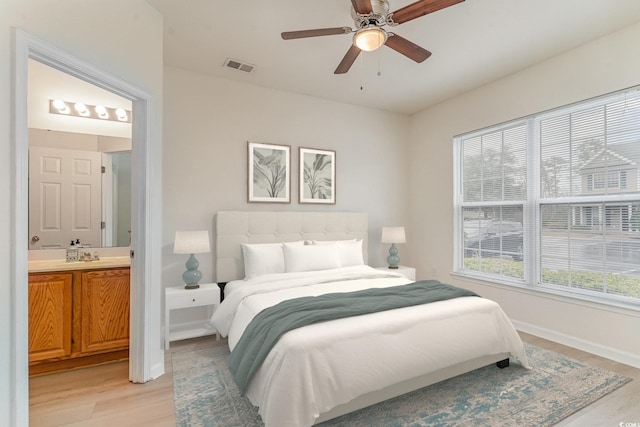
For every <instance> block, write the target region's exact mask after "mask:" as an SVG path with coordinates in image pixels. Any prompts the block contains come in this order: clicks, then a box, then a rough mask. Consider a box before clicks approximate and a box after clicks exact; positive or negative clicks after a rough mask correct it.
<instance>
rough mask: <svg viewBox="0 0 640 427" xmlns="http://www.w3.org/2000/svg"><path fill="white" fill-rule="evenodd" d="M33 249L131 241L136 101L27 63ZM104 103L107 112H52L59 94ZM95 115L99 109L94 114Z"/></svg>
mask: <svg viewBox="0 0 640 427" xmlns="http://www.w3.org/2000/svg"><path fill="white" fill-rule="evenodd" d="M28 84H29V111H28V119H29V213H28V215H29V249H30V250H40V249H63V248H67V247H68V246H69V244H70V242H71V241H72V240H73V241H74V242H75V241H76V240H79V241H80V243H81V244H83V245H84V246H86V247H91V248H98V247H126V246H129V245H130V243H131V165H132V162H131V120H130V119H129V120H128V121H126V122H125V121H117V119H115V116H114V115H113V113H114V112H115V110H116V109H122V110H124V111H126V112H127V113H129V114H130V110H131V102H130V101H129V100H127V99H124V98H121V97H119V96H117V95H115V94H113V93H111V92H108V91H105V90H103V89H101V88H98V87H96V86H93V85H91V84H89V83H87V82H84V81H82V80H80V79H77V78H75V77H73V76H70V75H68V74H66V73H64V72H61V71H58V70H55V69H53V68H51V67H48V66H46V65H44V64H42V63H39V62H37V61H35V60H30V61H29V83H28ZM57 99H60V100H63V101H64V102H65V103H66V105H68V106H69V107H70V108H74V106H75V104H76V103H81V104H86V105H87V106H90V107H91V106H97V105H101V106H105V107H106V109H108V110H109V111H110V112H111V113H112V115H111V117H110V118H104V119H101V118H98V117H90V116H89V117H87V116H82V115H80V114H77V113H76V111H72V112H71V113H60V112H59V111H54V106H53V104H54V100H57ZM94 116H95V114H94Z"/></svg>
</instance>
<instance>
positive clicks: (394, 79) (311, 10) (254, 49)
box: [147, 0, 640, 114]
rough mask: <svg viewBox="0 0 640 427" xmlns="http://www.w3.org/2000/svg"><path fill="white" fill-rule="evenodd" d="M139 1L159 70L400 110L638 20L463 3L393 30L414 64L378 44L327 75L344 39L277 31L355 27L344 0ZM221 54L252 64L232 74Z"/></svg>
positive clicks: (553, 8)
mask: <svg viewBox="0 0 640 427" xmlns="http://www.w3.org/2000/svg"><path fill="white" fill-rule="evenodd" d="M147 1H148V2H149V3H150V4H151V5H152V6H153V7H155V8H156V9H157V10H158V11H159V12H160V13H161V14H162V15H163V16H164V62H165V64H166V65H170V66H174V67H179V68H184V69H187V70H192V71H195V72H198V73H203V74H208V75H213V76H217V77H221V78H225V79H231V80H237V81H242V82H246V83H250V84H255V85H258V86H263V87H268V88H273V89H279V90H284V91H289V92H294V93H299V94H306V95H311V96H314V97H320V98H326V99H331V100H335V101H339V102H345V103H352V104H357V105H362V106H368V107H372V108H376V109H381V110H387V111H393V112H398V113H403V114H412V113H415V112H418V111H421V110H423V109H425V108H426V107H429V106H430V105H433V104H436V103H438V102H441V101H443V100H445V99H447V98H449V97H452V96H455V95H457V94H459V93H462V92H465V91H468V90H470V89H473V88H475V87H478V86H481V85H484V84H487V83H489V82H491V81H494V80H496V79H499V78H501V77H504V76H506V75H509V74H512V73H514V72H516V71H518V70H521V69H524V68H527V67H529V66H531V65H533V64H536V63H538V62H540V61H543V60H545V59H547V58H550V57H552V56H555V55H558V54H559V53H562V52H564V51H567V50H570V49H573V48H575V47H577V46H580V45H582V44H584V43H587V42H589V41H591V40H594V39H596V38H599V37H602V36H604V35H606V34H609V33H612V32H614V31H616V30H618V29H620V28H623V27H626V26H628V25H631V24H633V23H635V22H638V21H640V0H466V1H464V2H462V3H459V4H457V5H454V6H451V7H449V8H446V9H442V10H440V11H438V12H435V13H433V14H430V15H426V16H423V17H421V18H417V19H415V20H413V21H410V22H407V23H404V24H402V25H400V26H398V27H395V28H394V29H393V32H396V33H398V34H399V35H401V36H403V37H404V38H407V39H409V40H410V41H412V42H414V43H417V44H418V45H420V46H422V47H424V48H425V49H427V50H429V51H431V52H432V53H433V55H432V56H431V57H430V58H429V59H427V60H426V61H425V62H423V63H422V64H416V63H414V62H413V61H411V60H409V59H407V58H405V57H404V56H402V55H400V54H399V53H397V52H395V51H393V50H391V49H389V48H387V47H383V48H381V49H379V50H378V51H376V52H370V53H364V54H361V57H360V58H358V60H357V61H356V62H355V63H354V65H353V67H352V68H351V70H350V71H349V73H347V74H344V75H334V74H333V71H334V70H335V68H336V67H337V65H338V63H339V62H340V60H341V59H342V57H343V56H344V54H345V53H346V51H347V49H348V48H349V46H350V44H351V35H347V34H345V35H336V36H326V37H315V38H306V39H298V40H288V41H285V40H282V39H281V38H280V33H281V32H282V31H293V30H304V29H314V28H325V27H341V26H351V27H352V28H353V21H352V19H351V17H350V8H351V2H350V1H349V0H322V1H318V0H313V1H311V0H269V1H264V0H246V1H237V0H236V1H233V0H227V1H221V0H218V1H212V0H189V1H178V0H147ZM412 2H413V0H390V3H391V5H390V8H391V10H392V11H393V10H397V9H399V8H400V7H403V6H405V5H407V4H410V3H412ZM226 58H233V59H235V60H239V61H242V62H247V63H250V64H253V65H256V66H257V68H256V69H255V71H254V72H253V73H251V74H247V73H244V72H239V71H235V70H231V69H228V68H225V67H223V64H224V62H225V59H226ZM593 60H594V61H597V60H598V58H593ZM378 71H379V72H380V75H378ZM361 87H362V89H361Z"/></svg>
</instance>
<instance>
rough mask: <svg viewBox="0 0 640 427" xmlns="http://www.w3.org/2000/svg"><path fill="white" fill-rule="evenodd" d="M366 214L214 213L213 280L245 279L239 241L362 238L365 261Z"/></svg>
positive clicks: (267, 241) (263, 241)
mask: <svg viewBox="0 0 640 427" xmlns="http://www.w3.org/2000/svg"><path fill="white" fill-rule="evenodd" d="M367 232H368V215H367V213H365V212H291V211H287V212H256V211H251V212H241V211H221V212H218V213H217V214H216V276H217V277H216V280H217V282H218V283H220V282H230V281H232V280H237V279H243V278H244V261H243V259H242V249H241V246H240V244H241V243H276V242H292V241H296V240H345V239H354V238H355V239H362V251H363V257H364V262H365V264H366V263H367V246H368V239H367Z"/></svg>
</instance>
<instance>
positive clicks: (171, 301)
mask: <svg viewBox="0 0 640 427" xmlns="http://www.w3.org/2000/svg"><path fill="white" fill-rule="evenodd" d="M164 295H165V311H164V348H165V350H167V349H169V343H170V342H171V341H178V340H185V339H187V338H195V337H202V336H205V335H213V334H216V339H218V340H219V339H220V335H219V334H218V331H216V329H215V328H214V327H213V326H212V325H211V324H210V323H209V319H207V320H206V321H199V322H188V323H183V324H179V325H173V327H171V310H178V309H187V308H193V307H203V306H210V310H209V316H211V314H213V310H215V309H216V307H217V306H218V305H219V304H220V288H219V287H218V284H217V283H205V284H201V285H200V287H199V288H198V289H185V288H184V285H183V286H176V287H171V288H165V289H164Z"/></svg>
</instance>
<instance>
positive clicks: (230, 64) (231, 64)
mask: <svg viewBox="0 0 640 427" xmlns="http://www.w3.org/2000/svg"><path fill="white" fill-rule="evenodd" d="M224 66H225V67H227V68H233V69H234V70H238V71H244V72H245V73H252V72H253V70H254V69H255V68H256V66H255V65H251V64H247V63H245V62H240V61H236V60H235V59H231V58H227V60H226V61H224Z"/></svg>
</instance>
